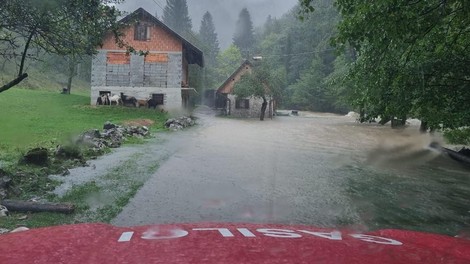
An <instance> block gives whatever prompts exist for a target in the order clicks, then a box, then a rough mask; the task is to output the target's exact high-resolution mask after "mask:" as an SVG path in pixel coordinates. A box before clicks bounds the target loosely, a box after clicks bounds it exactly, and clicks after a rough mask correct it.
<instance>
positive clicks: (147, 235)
mask: <svg viewBox="0 0 470 264" xmlns="http://www.w3.org/2000/svg"><path fill="white" fill-rule="evenodd" d="M188 234H189V232H188V231H186V230H182V229H172V230H170V234H168V235H162V234H160V232H159V231H158V230H152V229H150V230H147V231H145V232H144V233H143V234H142V237H141V238H142V239H145V240H161V239H172V238H181V237H185V236H187V235H188Z"/></svg>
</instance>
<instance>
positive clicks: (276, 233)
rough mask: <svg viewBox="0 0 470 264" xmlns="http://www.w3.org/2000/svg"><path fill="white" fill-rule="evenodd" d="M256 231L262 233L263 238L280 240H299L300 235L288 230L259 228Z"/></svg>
mask: <svg viewBox="0 0 470 264" xmlns="http://www.w3.org/2000/svg"><path fill="white" fill-rule="evenodd" d="M256 231H258V232H260V233H263V235H265V236H269V237H281V238H299V237H302V235H300V234H297V233H295V232H294V231H292V230H288V229H269V228H260V229H256Z"/></svg>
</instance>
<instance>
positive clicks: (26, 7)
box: [0, 0, 121, 92]
mask: <svg viewBox="0 0 470 264" xmlns="http://www.w3.org/2000/svg"><path fill="white" fill-rule="evenodd" d="M119 2H121V1H120V0H76V1H67V0H45V1H35V0H21V1H20V0H6V1H2V2H1V8H0V16H1V17H2V21H1V22H0V56H2V58H3V59H6V60H13V61H16V62H17V64H18V73H17V77H16V78H15V79H14V80H12V81H11V82H9V83H7V84H5V85H3V86H2V87H0V92H3V91H6V90H8V89H10V88H11V87H13V86H15V85H17V84H18V83H20V82H21V81H22V80H24V79H25V78H26V77H27V76H28V74H27V73H25V72H24V69H25V64H26V62H27V60H28V59H37V58H38V57H39V53H38V52H39V51H43V52H47V53H52V54H58V55H68V56H71V57H78V56H80V55H84V54H89V55H91V54H94V53H95V52H96V48H97V47H98V46H99V45H100V44H101V43H102V37H103V36H104V34H105V33H106V32H108V31H112V32H114V33H115V36H116V39H117V41H119V35H120V33H119V30H118V29H119V23H118V22H117V19H116V18H117V17H118V16H119V15H120V12H119V11H118V10H117V9H116V8H115V7H114V6H113V5H112V4H116V3H119Z"/></svg>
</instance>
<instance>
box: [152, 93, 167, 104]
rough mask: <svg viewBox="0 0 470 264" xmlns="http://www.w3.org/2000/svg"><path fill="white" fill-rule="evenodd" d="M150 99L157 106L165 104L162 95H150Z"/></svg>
mask: <svg viewBox="0 0 470 264" xmlns="http://www.w3.org/2000/svg"><path fill="white" fill-rule="evenodd" d="M152 99H153V100H154V101H155V102H156V103H157V105H164V104H165V95H164V94H152Z"/></svg>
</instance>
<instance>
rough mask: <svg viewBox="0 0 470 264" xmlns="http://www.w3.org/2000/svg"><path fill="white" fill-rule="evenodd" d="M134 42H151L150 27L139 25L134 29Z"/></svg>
mask: <svg viewBox="0 0 470 264" xmlns="http://www.w3.org/2000/svg"><path fill="white" fill-rule="evenodd" d="M134 40H150V27H149V26H147V25H146V24H141V23H137V24H136V25H135V28H134Z"/></svg>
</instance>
